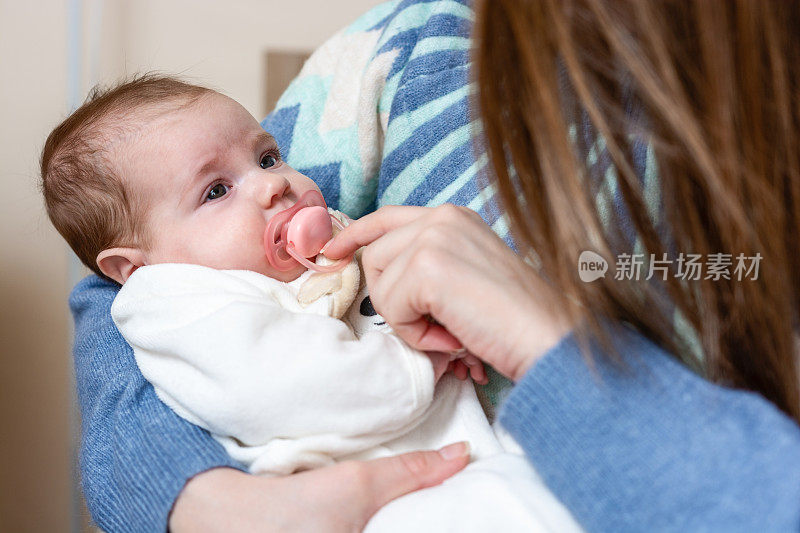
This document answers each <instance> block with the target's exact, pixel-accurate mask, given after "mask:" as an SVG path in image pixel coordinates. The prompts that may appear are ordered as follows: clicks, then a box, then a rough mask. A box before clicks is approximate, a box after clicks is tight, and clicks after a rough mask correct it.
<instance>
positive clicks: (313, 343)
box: [112, 265, 434, 474]
mask: <svg viewBox="0 0 800 533" xmlns="http://www.w3.org/2000/svg"><path fill="white" fill-rule="evenodd" d="M112 316H113V317H114V320H115V322H116V323H117V325H118V327H119V328H120V330H121V331H122V333H123V335H124V336H125V338H126V339H127V340H128V342H129V343H131V345H132V346H133V348H134V352H135V354H136V361H137V363H138V364H139V367H140V368H141V370H142V373H143V374H144V376H145V377H146V378H147V379H148V380H149V381H150V382H151V383H153V385H154V386H155V388H156V391H157V393H158V395H159V396H160V397H161V398H162V399H163V400H164V402H165V403H167V404H168V405H169V406H170V407H172V408H173V409H175V411H176V412H177V413H178V414H180V415H181V416H183V417H184V418H186V419H187V420H189V421H191V422H193V423H195V424H197V425H200V426H202V427H204V428H206V429H208V430H209V431H210V432H211V433H212V434H214V435H217V436H220V437H233V438H234V439H235V440H233V441H231V442H230V443H240V444H241V446H239V447H240V448H241V450H238V451H239V452H241V453H242V454H244V455H238V456H237V454H236V452H237V449H235V448H233V447H228V448H227V449H228V451H229V452H233V453H234V457H237V458H242V459H243V460H245V461H246V462H247V463H248V464H250V463H251V462H252V461H254V460H255V457H254V456H257V457H258V459H259V461H258V465H257V467H258V468H257V471H259V473H262V472H269V473H274V474H285V473H290V472H292V471H293V470H295V469H297V468H301V467H302V468H311V467H316V466H321V465H323V464H328V463H330V462H331V461H332V459H333V458H335V457H337V456H343V455H347V454H349V453H354V452H358V451H361V450H364V449H366V448H368V447H371V446H374V445H376V444H378V443H380V442H385V441H388V440H391V439H392V438H394V437H395V436H398V435H400V434H403V433H405V432H407V431H409V430H410V429H411V428H413V427H414V426H415V425H417V424H418V423H419V421H420V420H421V419H422V417H423V415H424V414H425V411H426V409H427V407H428V406H429V405H430V403H431V402H432V400H433V387H434V378H433V368H432V365H431V362H430V359H429V358H428V357H427V356H426V355H425V354H423V353H421V352H418V351H416V350H413V349H411V348H410V347H408V346H407V345H406V344H405V343H403V342H402V341H400V340H399V339H398V338H397V337H395V336H394V335H391V334H387V333H381V332H371V333H368V334H366V335H364V336H363V337H361V338H360V339H356V337H355V335H354V334H353V332H352V331H351V330H350V328H349V327H348V326H347V325H346V324H345V323H344V322H342V321H340V320H337V319H334V318H331V317H329V316H323V315H319V314H313V313H309V312H305V311H304V310H303V309H302V308H301V307H300V306H299V304H298V303H297V302H296V296H295V295H294V294H293V293H291V292H290V291H289V289H288V287H287V284H285V283H281V282H278V281H275V280H273V279H270V278H268V277H266V276H262V275H260V274H256V273H253V272H245V271H219V270H214V269H210V268H206V267H202V266H196V265H154V266H150V267H143V268H140V269H139V270H137V272H136V273H134V274H133V275H132V276H131V277H130V278H129V280H128V281H127V283H126V284H125V287H123V289H122V291H121V292H120V294H119V296H118V297H117V300H116V301H115V302H114V306H113V307H112ZM230 443H229V444H230Z"/></svg>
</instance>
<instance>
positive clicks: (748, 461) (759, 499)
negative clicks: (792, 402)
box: [500, 328, 800, 531]
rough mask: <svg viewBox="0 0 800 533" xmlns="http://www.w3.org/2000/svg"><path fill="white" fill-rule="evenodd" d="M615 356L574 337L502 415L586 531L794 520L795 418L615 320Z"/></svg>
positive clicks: (760, 526)
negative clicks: (616, 359)
mask: <svg viewBox="0 0 800 533" xmlns="http://www.w3.org/2000/svg"><path fill="white" fill-rule="evenodd" d="M614 343H615V345H616V350H617V352H618V353H619V355H620V356H621V358H622V361H623V363H624V364H622V365H620V364H615V363H612V362H611V359H610V358H609V357H608V356H607V355H606V354H604V353H603V352H602V350H601V349H600V348H599V347H598V346H595V345H592V346H591V347H590V353H591V356H592V360H593V367H590V366H588V365H587V364H586V361H585V359H584V358H583V356H582V352H581V349H580V347H579V345H578V343H577V341H576V339H575V338H574V337H573V336H568V337H566V338H565V339H563V340H562V341H561V343H560V344H559V345H557V346H556V347H555V348H553V349H552V350H551V351H550V352H549V353H548V354H546V355H545V356H544V357H543V358H542V359H541V360H540V361H539V362H537V363H536V364H535V365H534V366H533V367H532V368H531V370H530V371H529V372H528V373H527V374H526V375H525V376H524V377H523V378H522V380H521V381H520V382H519V383H518V384H517V386H516V387H515V388H514V390H513V391H512V393H511V394H510V396H509V397H508V399H507V401H506V402H505V403H504V405H503V407H502V409H501V414H500V420H501V423H502V424H503V425H504V426H505V427H506V429H508V430H509V432H510V433H511V434H512V435H513V436H514V438H515V439H516V440H517V441H518V442H519V444H520V445H521V446H522V448H523V449H524V450H525V453H526V454H527V456H528V457H529V459H530V460H531V462H532V463H533V464H534V465H535V466H536V468H537V470H538V471H539V472H540V473H541V475H542V476H543V478H544V479H545V481H546V482H547V484H548V485H549V486H550V488H551V489H552V490H553V492H554V493H555V494H556V496H558V497H559V498H560V499H561V500H562V501H563V502H564V504H565V505H566V506H567V507H568V508H569V509H570V510H571V511H572V512H573V514H574V516H575V517H576V518H577V519H578V521H579V522H581V524H582V525H583V526H584V527H585V528H586V529H587V530H589V531H641V530H642V529H648V530H655V531H699V530H702V531H709V530H711V531H797V530H798V529H800V428H798V426H797V425H796V424H795V423H794V422H793V421H792V420H791V419H789V418H788V417H786V416H785V415H784V414H782V413H781V412H780V411H779V410H778V409H776V408H775V407H774V406H773V405H772V404H771V403H770V402H768V401H766V400H765V399H764V398H762V397H761V396H759V395H757V394H754V393H751V392H745V391H740V390H732V389H728V388H724V387H721V386H718V385H715V384H712V383H710V382H708V381H705V380H703V379H702V378H700V377H698V376H697V375H695V374H693V373H692V372H691V371H689V370H688V369H687V368H685V367H684V366H682V365H681V364H680V363H678V362H677V361H675V360H674V359H673V358H671V357H670V356H669V355H668V354H666V353H664V352H663V351H662V350H660V349H659V348H658V347H656V346H655V345H653V344H652V343H650V342H649V341H648V340H646V339H645V338H643V337H642V336H640V335H639V334H637V333H634V332H632V331H631V330H629V329H627V328H620V329H619V332H618V335H616V336H615V340H614Z"/></svg>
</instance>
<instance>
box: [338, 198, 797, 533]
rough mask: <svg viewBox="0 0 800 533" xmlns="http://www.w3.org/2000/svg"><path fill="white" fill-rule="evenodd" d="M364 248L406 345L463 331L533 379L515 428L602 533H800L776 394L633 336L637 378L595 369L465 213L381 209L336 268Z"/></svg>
mask: <svg viewBox="0 0 800 533" xmlns="http://www.w3.org/2000/svg"><path fill="white" fill-rule="evenodd" d="M362 245H367V248H366V249H365V250H364V252H363V256H362V259H363V264H364V270H365V272H366V275H367V284H368V286H369V287H370V292H371V298H372V302H373V305H374V306H375V309H376V310H377V311H378V312H379V313H380V314H381V315H382V316H383V317H384V318H385V319H386V321H387V322H388V323H389V325H391V326H392V327H393V328H394V329H395V331H397V333H398V334H399V335H401V336H403V337H404V338H405V339H406V341H408V342H409V343H410V344H411V345H413V346H416V347H420V348H429V349H431V348H432V349H435V347H436V346H437V345H438V344H439V343H441V342H442V336H443V335H447V334H449V333H452V334H453V335H455V337H456V338H458V340H460V341H461V342H462V343H463V344H464V346H465V347H466V348H468V349H469V350H470V351H472V352H473V353H474V354H476V355H478V356H480V357H481V358H482V359H484V360H485V361H486V362H488V363H489V364H491V365H492V366H494V367H495V368H496V369H497V370H498V371H500V372H502V373H503V374H505V375H506V376H509V377H511V378H513V379H514V380H518V381H519V384H518V385H517V386H516V387H515V388H514V390H513V392H512V394H511V396H510V397H509V398H508V400H507V402H506V403H505V404H504V408H503V413H502V416H501V421H502V423H503V424H504V425H505V426H506V427H507V428H508V429H509V431H510V432H511V433H512V435H514V437H515V438H516V439H517V440H518V441H519V442H520V444H522V445H523V448H524V449H525V450H526V452H527V454H528V457H529V458H530V460H531V461H532V462H533V464H534V465H535V466H536V467H537V469H538V470H539V471H540V472H541V473H542V475H543V477H544V478H545V480H546V481H547V483H548V485H549V486H550V487H551V489H552V490H553V492H554V493H555V494H556V496H558V497H559V498H561V500H562V501H563V502H564V503H565V505H567V507H569V508H570V510H572V511H573V513H574V514H575V517H576V518H577V519H578V520H579V521H580V522H581V523H582V525H583V526H585V527H587V528H588V529H589V530H597V531H620V530H622V531H626V530H634V531H636V530H641V529H656V530H664V529H668V530H698V529H700V530H725V531H727V530H745V531H748V530H749V531H753V530H773V531H774V530H777V531H789V530H792V531H795V530H797V529H798V527H800V428H798V426H797V425H796V424H795V423H794V422H793V421H792V420H790V419H788V418H787V417H785V416H784V415H783V414H781V413H780V412H779V411H778V410H777V409H776V408H775V407H774V406H773V405H772V404H770V403H769V402H767V401H766V400H765V399H764V398H762V397H761V396H759V395H757V394H753V393H748V392H743V391H736V390H731V389H726V388H724V387H720V386H717V385H714V384H712V383H709V382H707V381H705V380H703V379H702V378H700V377H698V376H696V375H695V374H693V373H692V372H691V371H690V370H689V369H687V368H685V367H684V366H682V365H681V364H679V363H678V362H677V361H676V360H674V359H672V358H670V357H669V356H668V355H667V354H665V353H664V352H663V351H661V350H659V349H658V348H657V347H655V346H654V345H653V344H651V343H649V342H648V341H646V340H645V339H644V338H643V337H641V336H639V335H638V334H635V333H633V332H631V331H628V330H626V329H622V328H619V329H617V330H615V333H616V336H615V338H616V342H617V351H618V352H619V353H620V355H621V356H622V357H623V360H624V362H625V363H626V366H625V367H623V368H621V369H620V368H619V367H617V366H613V365H611V364H610V362H609V361H610V359H609V357H608V356H607V355H606V354H604V353H602V351H600V350H599V349H598V348H597V347H594V348H593V350H592V352H593V355H594V371H593V370H591V369H590V367H589V366H587V363H586V362H585V361H584V359H583V358H582V354H581V352H580V349H579V348H578V346H577V344H576V342H575V340H574V339H573V338H572V336H566V337H565V333H566V332H567V330H568V326H567V324H565V323H564V322H563V321H561V320H560V319H559V318H558V316H557V315H556V312H555V311H557V310H556V309H553V308H552V307H549V306H548V305H547V302H548V300H549V299H548V297H547V292H548V290H551V289H549V288H548V286H547V285H546V284H544V283H543V282H542V281H541V280H540V279H538V276H536V274H535V273H534V272H533V270H531V269H530V268H529V267H527V266H526V264H525V263H523V262H522V261H521V260H520V259H519V258H518V257H516V256H515V255H514V254H513V253H512V252H510V250H508V249H507V248H505V247H504V244H503V243H502V241H500V240H499V239H498V238H497V237H496V236H495V235H494V234H493V233H492V232H491V230H489V228H488V227H486V225H485V224H482V222H480V219H478V218H477V217H476V216H475V215H474V213H469V212H468V211H466V210H464V209H462V208H455V207H452V206H451V207H442V208H437V209H424V208H407V207H406V208H404V207H393V208H383V209H380V210H378V211H376V212H375V213H373V214H371V215H368V216H366V217H364V218H362V219H360V220H357V221H355V222H353V223H352V224H351V225H350V226H348V227H347V228H346V229H345V230H344V231H342V232H341V233H339V235H338V236H337V237H336V238H335V239H334V240H333V242H332V243H330V244H329V245H328V247H327V249H326V255H328V256H330V257H333V258H337V257H339V256H340V255H342V256H344V255H347V254H348V253H349V252H350V249H352V248H357V247H359V246H362ZM427 314H430V315H432V316H433V317H434V318H436V319H437V321H438V322H440V323H441V324H443V325H444V326H445V327H446V328H447V331H444V330H442V329H441V328H440V327H438V326H432V325H431V324H430V322H429V321H428V320H425V318H424V317H425V315H427ZM545 354H547V355H545Z"/></svg>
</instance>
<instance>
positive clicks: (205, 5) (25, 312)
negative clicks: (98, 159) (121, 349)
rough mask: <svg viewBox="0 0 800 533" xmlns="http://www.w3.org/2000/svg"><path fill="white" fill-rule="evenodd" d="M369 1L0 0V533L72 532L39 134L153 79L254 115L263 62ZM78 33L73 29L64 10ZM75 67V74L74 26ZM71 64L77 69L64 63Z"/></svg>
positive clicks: (55, 279)
mask: <svg viewBox="0 0 800 533" xmlns="http://www.w3.org/2000/svg"><path fill="white" fill-rule="evenodd" d="M376 3H377V1H376V0H336V1H332V0H295V1H293V2H279V1H275V0H229V1H227V2H222V1H211V0H108V1H99V0H60V1H59V0H30V1H19V0H0V192H2V204H0V205H2V207H0V228H2V229H0V269H1V270H0V273H1V274H2V275H0V346H2V348H1V349H2V352H1V353H2V357H1V358H0V531H48V532H49V531H69V530H73V529H76V528H80V524H81V518H80V517H79V516H77V515H76V513H77V511H75V509H79V507H76V505H77V504H76V502H77V500H76V498H75V496H74V487H75V480H74V479H73V476H72V469H73V464H74V457H73V449H72V448H73V446H72V443H71V435H72V434H73V432H74V431H75V429H74V427H73V426H74V424H73V423H72V422H71V420H73V419H74V416H75V415H74V411H73V407H72V406H73V393H72V374H71V372H72V371H71V359H70V356H69V345H70V342H71V341H70V328H71V322H70V319H69V314H68V310H67V307H66V296H67V294H68V292H69V289H70V286H71V283H72V281H71V279H72V278H75V273H74V271H73V274H72V275H70V268H71V266H70V265H73V266H74V263H72V261H74V260H73V259H72V258H71V256H70V253H69V251H68V249H67V247H66V246H65V245H64V244H63V243H62V242H61V240H60V238H59V236H58V235H57V234H56V233H55V231H54V230H53V229H52V228H51V227H50V225H49V222H48V221H47V218H46V216H45V214H44V211H43V208H42V204H41V200H40V198H39V193H38V190H37V186H36V179H37V174H38V171H37V168H36V160H37V157H38V155H39V151H40V150H41V147H42V144H43V142H44V139H45V137H46V136H47V133H48V132H49V131H50V129H52V127H53V126H55V124H57V123H58V121H59V120H61V119H62V118H63V117H64V116H65V114H66V113H67V111H68V102H69V93H68V80H69V76H70V72H73V73H75V72H76V73H77V74H78V81H79V84H78V93H79V94H80V98H81V99H82V98H83V96H84V95H85V93H86V90H87V89H88V88H89V87H90V86H91V85H92V84H93V83H95V82H96V81H106V82H108V81H112V80H114V79H116V78H117V77H118V76H120V75H123V74H131V73H134V72H139V71H145V70H152V69H158V70H162V71H167V72H177V73H181V74H183V75H184V76H189V77H191V78H192V79H195V80H197V81H199V82H202V83H205V84H210V85H212V86H214V87H217V88H219V89H221V90H223V91H224V92H225V93H226V94H228V95H230V96H231V97H233V98H235V99H237V100H239V101H240V102H241V103H242V104H243V105H244V106H245V107H246V108H247V109H248V110H250V111H251V113H253V114H254V115H256V116H257V117H258V118H261V116H262V115H263V114H264V113H265V112H266V111H267V110H266V109H264V103H263V102H264V95H263V91H264V84H265V73H264V62H263V57H264V53H265V52H266V51H267V50H270V49H271V50H299V51H302V50H309V49H312V48H314V47H316V46H317V45H319V44H320V43H321V42H322V41H323V40H324V39H325V38H326V37H327V36H329V35H330V34H332V33H333V32H334V31H336V30H337V29H339V28H340V27H342V26H344V25H345V24H347V23H348V22H349V21H351V20H352V19H354V18H355V17H356V16H358V15H359V14H361V13H362V12H364V11H366V10H367V9H368V8H369V7H371V6H373V5H375V4H376ZM71 9H72V10H73V12H76V13H79V14H80V17H79V24H78V25H77V26H70V22H69V21H70V18H69V16H70V13H71V11H70V10H71ZM76 27H78V28H79V32H78V33H77V34H76V36H77V37H78V41H77V42H78V43H79V45H80V53H79V54H78V56H79V58H80V61H79V63H80V65H79V66H80V68H79V69H78V70H75V69H73V70H70V66H71V64H70V62H69V55H68V51H69V48H68V39H69V36H70V33H69V32H70V28H76ZM72 67H75V64H72Z"/></svg>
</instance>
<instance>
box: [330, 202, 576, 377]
mask: <svg viewBox="0 0 800 533" xmlns="http://www.w3.org/2000/svg"><path fill="white" fill-rule="evenodd" d="M361 246H366V248H365V249H364V252H363V256H362V260H363V265H364V273H365V276H366V280H367V286H368V287H369V291H370V299H371V300H372V304H373V306H374V307H375V310H376V311H377V312H378V313H380V315H381V316H383V318H384V319H386V322H387V323H388V324H389V325H390V326H392V328H394V330H395V331H396V332H397V334H398V335H399V336H400V337H402V338H403V339H404V340H406V341H407V342H408V343H409V344H410V345H412V346H414V347H415V348H418V349H420V350H425V351H443V352H451V351H454V350H457V349H459V348H461V347H462V345H463V347H464V348H466V349H467V350H469V351H470V352H471V353H473V354H475V355H477V356H478V357H480V358H481V359H483V360H484V361H486V362H487V363H489V364H491V365H492V366H493V367H494V368H495V369H497V371H498V372H501V373H502V374H504V375H506V376H508V377H509V378H511V379H513V380H515V381H516V380H518V379H519V378H521V377H522V376H523V375H524V373H525V372H526V371H527V369H528V368H530V366H531V365H532V364H533V362H534V361H535V360H536V359H538V358H539V357H540V356H541V355H543V354H544V353H545V352H546V351H547V350H548V349H549V348H551V347H552V346H554V345H555V344H556V343H557V342H558V341H559V339H561V337H563V336H564V335H565V334H566V333H567V332H568V331H569V329H570V328H569V325H568V324H567V323H566V321H565V319H563V318H562V316H563V313H556V312H555V311H554V310H553V309H552V308H550V307H549V305H550V303H551V302H552V301H553V298H552V294H551V290H552V289H550V287H549V286H548V285H547V284H546V283H544V282H543V281H542V279H541V278H540V277H539V276H538V275H537V274H536V272H535V271H534V270H533V269H532V268H531V267H530V266H529V265H528V264H527V263H525V262H524V261H522V260H521V259H520V257H519V256H517V255H516V254H515V253H514V252H513V251H512V250H511V249H510V248H508V246H506V244H505V242H503V240H502V239H500V238H499V237H498V236H497V235H496V234H495V233H494V232H493V231H492V230H491V229H490V228H489V227H488V226H487V225H486V223H485V222H484V221H483V219H481V218H480V216H479V215H478V214H477V213H475V212H474V211H472V210H470V209H467V208H464V207H456V206H453V205H449V204H448V205H443V206H440V207H436V208H425V207H400V206H387V207H383V208H381V209H379V210H378V211H376V212H374V213H371V214H369V215H366V216H365V217H363V218H361V219H359V220H356V221H354V222H352V223H351V224H350V225H349V226H348V227H347V228H345V229H344V230H343V231H341V232H340V233H339V234H338V235H337V236H336V237H335V238H334V239H332V240H331V241H330V242H329V243H328V244H327V245H326V246H325V249H324V252H325V255H326V256H328V257H330V258H332V259H338V258H340V257H344V256H346V255H348V254H350V253H353V252H354V251H355V250H356V249H358V248H359V247H361ZM429 316H431V317H433V318H434V319H435V320H436V322H438V323H439V324H441V325H439V324H436V323H432V322H431V321H430V320H428V319H427V317H429Z"/></svg>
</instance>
